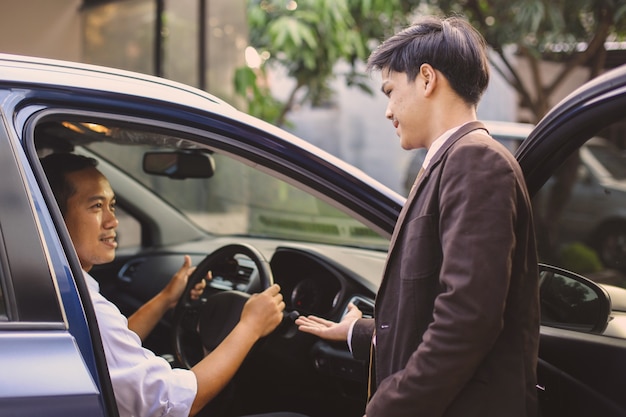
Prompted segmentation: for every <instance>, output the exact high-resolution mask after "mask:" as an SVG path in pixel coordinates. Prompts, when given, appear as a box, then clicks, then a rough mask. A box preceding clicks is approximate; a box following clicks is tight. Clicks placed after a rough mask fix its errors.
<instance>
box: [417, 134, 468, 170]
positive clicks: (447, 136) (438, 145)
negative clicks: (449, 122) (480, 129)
mask: <svg viewBox="0 0 626 417" xmlns="http://www.w3.org/2000/svg"><path fill="white" fill-rule="evenodd" d="M464 124H465V123H463V124H462V125H458V126H455V127H453V128H452V129H449V130H446V131H445V132H444V133H443V134H442V135H441V136H439V137H438V138H437V139H435V141H434V142H433V143H432V144H431V145H430V148H428V152H426V157H425V158H424V163H423V164H422V168H424V170H426V169H427V168H428V166H429V165H430V160H431V159H432V158H433V156H435V154H436V153H437V151H438V150H439V149H441V147H442V146H443V145H444V144H445V143H446V141H447V140H448V139H450V136H452V134H453V133H454V132H456V131H457V130H459V129H460V128H461V127H462V126H463V125H464Z"/></svg>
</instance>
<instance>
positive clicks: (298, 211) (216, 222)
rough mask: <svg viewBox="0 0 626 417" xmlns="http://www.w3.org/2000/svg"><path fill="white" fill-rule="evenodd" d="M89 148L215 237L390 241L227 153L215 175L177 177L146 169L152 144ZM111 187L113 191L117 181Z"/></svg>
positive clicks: (218, 157) (381, 244) (218, 158)
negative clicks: (147, 157)
mask: <svg viewBox="0 0 626 417" xmlns="http://www.w3.org/2000/svg"><path fill="white" fill-rule="evenodd" d="M133 135H134V136H139V135H140V134H136V133H135V134H133ZM87 147H88V148H89V149H90V150H91V151H93V152H95V153H96V154H98V155H101V156H102V157H104V158H106V159H107V160H109V161H111V162H113V163H114V164H115V165H118V166H120V167H123V170H124V171H126V172H127V173H128V174H130V175H131V176H132V177H134V178H135V179H136V180H138V181H140V182H141V183H142V184H144V185H145V186H146V187H147V188H149V189H151V190H153V191H154V192H155V193H156V194H158V195H159V196H160V197H161V198H162V199H164V200H166V201H167V202H168V203H169V204H171V205H172V206H174V207H176V208H177V209H178V210H179V211H181V212H182V213H184V214H185V215H186V216H187V217H188V218H190V219H191V220H193V221H194V222H195V223H196V224H197V225H198V226H200V227H202V228H203V229H204V230H206V231H207V232H209V233H211V234H214V235H226V234H231V235H232V234H236V235H247V236H263V237H270V238H280V239H295V240H300V241H309V242H319V243H330V244H347V245H350V246H357V247H375V248H381V249H386V248H387V246H388V243H389V242H388V240H387V239H385V238H382V237H380V236H379V235H378V234H377V233H375V232H374V231H373V230H372V229H371V228H369V227H367V226H366V225H364V224H363V223H361V222H360V221H357V220H355V219H353V218H352V217H350V216H349V215H347V214H345V213H343V212H342V211H340V210H338V209H337V208H335V207H333V206H331V205H330V204H328V203H326V202H324V201H323V200H322V199H320V198H318V197H316V196H314V195H312V194H310V193H308V192H305V191H302V190H300V189H298V188H296V187H294V186H292V185H290V184H288V183H287V182H285V181H282V180H280V179H277V178H275V177H273V176H271V175H269V174H266V173H264V172H262V171H259V170H258V168H255V167H250V166H248V165H246V164H244V163H242V162H240V161H237V160H235V159H233V158H232V157H230V156H227V155H223V154H217V153H215V154H212V155H211V157H212V159H213V160H214V163H215V173H214V175H213V176H212V177H211V178H209V179H185V180H179V179H171V178H168V177H162V176H154V175H148V174H146V173H145V172H144V171H143V169H142V155H143V154H144V153H145V152H146V151H148V150H155V148H154V147H150V146H147V145H146V146H133V147H124V148H123V149H120V147H119V146H117V145H115V144H111V143H110V142H109V143H93V144H90V145H88V146H87ZM112 186H113V188H114V189H115V184H112ZM120 230H122V228H121V227H120Z"/></svg>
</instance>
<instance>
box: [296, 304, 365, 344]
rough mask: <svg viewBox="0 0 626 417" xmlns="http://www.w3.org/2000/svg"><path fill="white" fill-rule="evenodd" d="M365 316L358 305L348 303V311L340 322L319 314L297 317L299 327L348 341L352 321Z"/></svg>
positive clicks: (309, 331) (330, 338) (324, 336)
mask: <svg viewBox="0 0 626 417" xmlns="http://www.w3.org/2000/svg"><path fill="white" fill-rule="evenodd" d="M361 317H363V313H361V310H359V309H358V307H357V306H355V305H354V304H352V303H350V304H348V312H347V313H346V315H345V316H344V317H343V318H342V319H341V321H340V322H339V323H336V322H334V321H330V320H326V319H323V318H321V317H317V316H300V317H298V318H297V319H296V324H297V325H298V329H299V330H300V331H301V332H304V333H310V334H313V335H315V336H318V337H321V338H322V339H326V340H333V341H346V340H348V331H349V330H350V326H352V323H354V322H355V321H357V320H358V319H360V318H361Z"/></svg>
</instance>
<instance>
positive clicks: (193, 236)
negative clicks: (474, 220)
mask: <svg viewBox="0 0 626 417" xmlns="http://www.w3.org/2000/svg"><path fill="white" fill-rule="evenodd" d="M625 105H626V67H622V68H619V69H617V70H613V71H611V72H609V73H607V74H606V75H603V76H601V77H598V78H597V79H595V80H594V81H592V82H590V83H589V84H587V85H585V86H584V87H581V89H579V90H578V91H576V92H575V93H573V94H572V95H571V96H569V97H568V98H566V99H565V100H564V101H563V102H561V103H560V104H559V105H558V106H556V107H555V108H554V109H553V110H552V111H551V112H550V113H549V114H548V115H547V116H546V118H545V119H544V120H542V121H541V122H540V123H539V124H537V126H536V127H535V128H534V129H533V130H532V132H531V133H530V134H529V135H528V138H527V139H525V140H524V141H522V142H521V144H520V146H519V148H518V149H517V150H516V151H515V154H516V157H517V158H518V160H519V162H520V165H521V167H522V169H523V171H524V174H525V177H526V180H527V183H528V187H529V191H530V192H531V194H532V195H534V196H538V195H539V194H541V193H542V189H544V187H546V186H550V178H551V177H552V176H553V175H554V173H555V172H556V171H557V170H558V169H559V167H561V166H562V165H563V163H564V162H565V161H566V160H567V159H568V158H569V157H570V156H571V155H572V154H574V153H576V152H577V151H578V150H579V149H580V148H581V147H582V146H583V145H584V144H585V142H586V141H587V140H588V139H590V138H593V137H597V136H605V137H612V136H611V135H608V134H606V132H607V131H608V130H610V129H611V128H618V127H619V126H620V123H623V122H624V118H625V115H624V112H623V109H624V108H626V107H625ZM0 115H1V117H2V124H1V125H0V175H1V177H2V182H1V183H0V184H1V186H0V198H1V199H2V202H3V203H2V205H0V231H1V233H0V240H1V242H2V244H1V245H0V289H1V291H0V369H2V374H0V414H1V415H19V416H39V415H42V414H45V415H46V416H67V415H73V416H74V415H85V416H87V415H88V416H116V415H118V410H117V408H116V403H115V399H114V396H113V391H112V387H111V380H110V378H109V374H108V368H107V364H106V358H105V356H104V353H103V348H102V341H101V335H100V333H99V328H98V326H97V322H96V319H95V315H94V311H93V306H92V303H91V299H90V297H89V294H88V292H87V288H86V283H85V280H84V278H83V274H82V272H81V268H80V264H79V262H78V259H77V256H76V253H75V251H74V249H73V246H72V243H71V241H70V238H69V234H68V232H67V229H66V228H65V225H64V222H63V219H62V216H61V212H60V209H59V207H58V205H57V204H56V202H55V200H54V197H53V195H52V192H51V189H50V186H49V184H48V181H47V178H46V176H45V174H44V171H43V169H42V167H41V163H40V158H42V157H43V156H45V155H48V154H50V153H53V152H67V151H72V152H75V153H79V154H83V155H87V156H90V157H93V158H95V159H96V160H98V167H99V169H100V170H101V171H102V172H103V173H104V174H105V175H106V176H107V178H108V179H109V181H110V183H111V185H112V187H113V189H114V190H115V194H116V198H117V211H116V214H117V217H118V219H119V222H120V225H119V228H118V251H117V256H116V259H115V260H114V261H113V262H111V263H109V264H104V265H98V266H97V267H94V268H93V269H92V270H91V273H92V275H93V276H94V277H95V278H96V279H97V280H98V282H99V284H100V288H101V292H102V293H103V295H105V296H106V297H107V298H108V299H109V300H111V301H112V302H114V303H115V304H116V305H117V306H118V307H119V309H120V310H121V311H122V312H123V313H124V314H127V315H129V314H132V313H133V312H134V311H135V310H136V309H137V308H138V307H139V306H140V305H142V304H143V303H144V302H146V301H147V300H149V299H150V298H152V297H153V296H154V295H155V294H156V293H158V292H159V291H160V290H161V289H162V288H163V287H164V286H165V285H166V283H167V282H169V280H170V278H171V276H172V275H173V273H174V272H176V271H177V270H178V268H179V267H180V265H181V264H182V261H183V255H185V254H189V255H190V256H191V257H192V259H193V261H194V263H195V264H197V265H198V271H199V274H200V275H201V274H202V273H203V272H204V271H208V270H211V271H212V274H213V279H212V280H211V281H210V284H209V285H208V288H207V290H206V291H205V294H204V295H203V297H202V298H201V299H200V300H199V301H197V302H192V301H190V300H183V301H182V302H180V303H179V305H178V306H177V308H176V309H175V310H174V311H173V312H172V314H168V315H167V316H166V317H164V319H163V320H162V321H161V322H160V323H159V325H158V326H157V328H156V329H155V330H154V331H153V332H152V334H151V335H150V337H148V338H147V339H146V340H145V341H144V345H145V346H146V347H148V348H149V349H151V350H152V351H154V352H155V353H156V354H158V355H161V356H162V357H164V358H165V359H167V360H168V361H169V362H170V363H171V364H172V366H176V367H185V366H190V365H193V364H194V363H195V362H196V361H198V360H199V359H200V358H202V356H203V355H204V354H205V353H206V351H209V350H210V349H212V348H213V347H214V346H215V344H217V343H219V341H220V339H221V337H222V335H223V334H224V333H225V332H227V331H228V329H229V328H230V327H231V326H232V325H233V322H235V321H236V320H237V318H238V314H239V313H238V312H239V308H240V305H241V300H242V298H241V297H244V298H245V295H242V294H245V293H252V292H256V291H259V290H260V289H262V288H263V287H264V286H267V285H268V283H269V282H271V281H272V280H273V281H275V282H277V283H279V284H280V286H281V289H282V290H281V291H282V292H283V295H284V299H285V302H286V314H285V318H284V320H283V323H281V325H280V326H279V328H278V329H277V330H276V331H275V332H273V333H272V334H271V335H269V336H267V337H266V338H264V339H262V340H261V341H260V342H259V343H258V344H257V345H256V346H255V347H254V349H253V350H252V352H251V353H250V355H249V356H248V358H247V359H246V361H245V362H244V364H243V365H242V367H241V369H240V370H239V372H238V373H237V375H236V376H235V378H234V379H233V381H232V382H231V383H230V384H229V386H228V387H227V388H226V389H225V390H224V392H223V393H222V394H220V396H219V397H218V398H217V399H216V400H214V401H213V402H212V403H211V407H212V411H215V414H216V415H241V414H251V413H259V412H267V411H273V410H281V411H286V410H290V411H296V412H301V413H303V414H306V415H309V416H311V417H322V416H323V417H335V416H337V417H338V416H343V417H346V416H347V417H351V416H355V417H356V416H358V417H360V416H362V414H363V407H364V405H365V399H366V388H367V387H366V379H367V365H366V364H365V363H363V362H361V361H357V360H355V359H353V358H352V356H351V355H350V353H349V350H348V348H347V346H345V344H337V343H332V342H326V341H322V340H320V339H317V338H315V337H314V336H311V335H308V334H304V333H301V332H298V331H297V329H296V328H295V326H294V323H293V321H294V318H295V317H297V315H299V314H316V315H319V316H322V317H325V318H327V319H329V320H340V319H341V317H342V316H343V315H344V314H345V312H346V309H347V305H348V303H350V302H353V303H355V304H356V305H357V306H358V307H359V308H360V309H361V310H362V311H363V312H364V314H365V315H368V316H371V315H373V314H374V311H373V306H374V298H375V294H376V291H377V289H378V286H379V285H380V280H381V277H382V273H383V268H384V265H385V261H386V255H387V250H388V247H389V241H390V238H391V234H392V231H393V228H394V225H395V222H396V220H397V217H398V214H399V212H400V209H401V207H402V205H403V204H404V202H405V198H404V197H402V196H401V195H399V194H398V193H396V192H393V191H391V190H390V189H389V188H387V187H385V186H383V185H382V184H380V183H378V182H377V181H375V180H373V179H372V178H370V177H369V176H367V175H366V174H364V173H363V172H362V171H360V170H358V169H356V168H355V167H353V166H351V165H349V164H347V163H345V162H343V161H341V160H339V159H337V158H335V157H333V156H332V155H330V154H328V153H326V152H323V151H321V150H320V149H318V148H316V147H314V146H312V145H310V144H308V143H307V142H305V141H303V140H301V139H299V138H297V137H295V136H293V135H291V134H289V133H287V132H285V131H283V130H282V129H280V128H278V127H275V126H273V125H270V124H268V123H265V122H263V121H260V120H258V119H255V118H253V117H251V116H249V115H246V114H245V113H242V112H240V111H238V110H236V109H235V108H234V107H232V106H230V105H229V104H227V103H226V102H224V101H222V100H220V99H218V98H216V97H214V96H212V95H210V94H207V93H205V92H202V91H199V90H197V89H194V88H192V87H188V86H185V85H182V84H178V83H174V82H171V81H168V80H164V79H161V78H157V77H152V76H148V75H142V74H137V73H131V72H126V71H120V70H115V69H111V68H103V67H97V66H91V65H86V64H79V63H71V62H64V61H54V60H47V59H40V58H32V57H23V56H15V55H0ZM381 123H384V117H383V115H381ZM544 191H545V190H544ZM590 215H591V216H594V215H596V213H595V212H594V213H590ZM538 224H539V225H541V224H542V223H541V222H539V223H538ZM540 227H541V226H540ZM486 232H487V231H486ZM542 233H543V230H541V229H540V230H538V235H540V234H542ZM544 243H545V242H544ZM587 258H590V259H593V255H589V254H588V253H587V252H586V248H582V249H578V252H575V253H574V256H573V259H574V260H577V261H580V260H583V259H587ZM587 261H589V260H588V259H587ZM539 269H540V273H541V276H540V282H541V284H540V293H541V305H542V321H541V342H540V352H539V363H538V385H537V389H538V394H539V398H540V405H541V413H542V416H544V417H550V416H563V415H567V416H581V417H582V416H589V415H602V416H623V415H625V414H626V397H624V396H623V393H622V387H623V386H625V385H626V360H625V359H626V324H625V317H626V311H624V310H626V309H625V308H624V306H625V304H626V302H625V300H626V298H625V297H624V293H625V292H626V290H625V289H624V285H623V282H622V281H620V280H621V279H622V277H621V276H620V275H619V272H618V271H615V270H613V269H606V268H600V269H599V270H598V269H597V268H596V269H594V270H592V272H591V273H589V274H588V273H587V272H584V271H582V272H581V269H578V270H575V271H572V270H571V269H572V268H569V269H568V268H565V267H564V264H563V263H562V262H561V263H549V262H547V261H546V260H545V259H542V262H541V264H540V265H539ZM590 274H593V278H594V279H595V280H596V282H594V281H593V280H591V279H589V277H588V276H585V275H590ZM218 300H220V302H218ZM221 301H223V302H221ZM215 317H217V319H214V318H215Z"/></svg>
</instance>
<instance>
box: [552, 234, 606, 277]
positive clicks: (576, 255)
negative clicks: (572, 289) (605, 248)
mask: <svg viewBox="0 0 626 417" xmlns="http://www.w3.org/2000/svg"><path fill="white" fill-rule="evenodd" d="M561 262H562V264H563V266H564V268H566V269H568V270H570V271H574V272H576V273H578V274H590V273H594V272H600V271H602V270H603V269H604V268H603V266H602V262H601V261H600V258H599V257H598V254H597V253H596V252H595V251H594V250H593V249H591V248H590V247H588V246H586V245H584V244H583V243H580V242H575V243H572V244H570V245H567V246H566V247H565V248H563V250H562V251H561Z"/></svg>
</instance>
